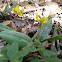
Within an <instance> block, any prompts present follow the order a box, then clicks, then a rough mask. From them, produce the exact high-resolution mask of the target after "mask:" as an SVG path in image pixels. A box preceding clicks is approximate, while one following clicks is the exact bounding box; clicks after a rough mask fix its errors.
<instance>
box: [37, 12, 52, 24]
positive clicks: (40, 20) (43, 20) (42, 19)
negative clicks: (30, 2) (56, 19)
mask: <svg viewBox="0 0 62 62" xmlns="http://www.w3.org/2000/svg"><path fill="white" fill-rule="evenodd" d="M39 16H40V15H38V13H36V20H37V21H39V22H41V23H48V22H50V21H51V19H50V20H49V21H48V17H45V16H43V17H42V18H41V19H39V18H38V17H39Z"/></svg>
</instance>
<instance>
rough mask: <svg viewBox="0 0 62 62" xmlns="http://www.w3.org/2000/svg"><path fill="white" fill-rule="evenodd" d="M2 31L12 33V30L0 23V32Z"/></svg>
mask: <svg viewBox="0 0 62 62" xmlns="http://www.w3.org/2000/svg"><path fill="white" fill-rule="evenodd" d="M4 30H11V31H14V30H13V29H11V28H9V27H8V26H5V25H3V24H2V23H0V31H4Z"/></svg>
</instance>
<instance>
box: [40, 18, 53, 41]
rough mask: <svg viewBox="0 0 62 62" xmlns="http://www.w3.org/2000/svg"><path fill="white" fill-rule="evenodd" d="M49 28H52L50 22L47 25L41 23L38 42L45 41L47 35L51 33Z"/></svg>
mask: <svg viewBox="0 0 62 62" xmlns="http://www.w3.org/2000/svg"><path fill="white" fill-rule="evenodd" d="M50 19H51V17H49V18H48V20H50ZM51 28H52V21H50V22H49V23H46V24H44V23H42V25H41V31H40V34H39V40H44V39H46V37H47V35H48V34H49V33H50V31H51Z"/></svg>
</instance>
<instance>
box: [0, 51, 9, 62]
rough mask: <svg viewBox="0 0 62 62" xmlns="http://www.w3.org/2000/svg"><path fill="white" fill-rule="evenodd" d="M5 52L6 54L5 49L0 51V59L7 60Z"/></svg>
mask: <svg viewBox="0 0 62 62" xmlns="http://www.w3.org/2000/svg"><path fill="white" fill-rule="evenodd" d="M6 54H7V53H6V51H3V52H1V53H0V61H3V60H4V61H5V60H8V57H7V55H6Z"/></svg>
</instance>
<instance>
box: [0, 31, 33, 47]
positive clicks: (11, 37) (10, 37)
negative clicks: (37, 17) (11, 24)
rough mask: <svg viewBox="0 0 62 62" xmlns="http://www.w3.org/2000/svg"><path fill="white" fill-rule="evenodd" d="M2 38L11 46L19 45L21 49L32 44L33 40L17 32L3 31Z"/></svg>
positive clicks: (0, 35)
mask: <svg viewBox="0 0 62 62" xmlns="http://www.w3.org/2000/svg"><path fill="white" fill-rule="evenodd" d="M0 37H1V38H3V39H4V40H5V41H6V42H7V43H9V44H11V43H13V42H16V43H18V45H19V47H20V48H22V47H24V46H26V45H27V44H28V43H30V42H32V40H31V38H30V37H28V36H27V35H25V34H22V33H19V32H15V31H2V32H0Z"/></svg>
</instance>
